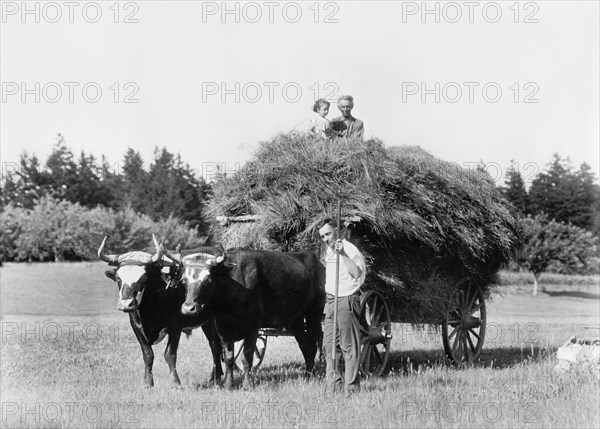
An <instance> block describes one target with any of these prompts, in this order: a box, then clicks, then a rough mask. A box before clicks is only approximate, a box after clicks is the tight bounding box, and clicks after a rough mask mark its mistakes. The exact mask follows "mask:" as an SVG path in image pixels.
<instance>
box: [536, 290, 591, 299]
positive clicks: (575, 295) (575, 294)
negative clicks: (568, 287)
mask: <svg viewBox="0 0 600 429" xmlns="http://www.w3.org/2000/svg"><path fill="white" fill-rule="evenodd" d="M541 293H544V294H546V295H548V296H551V297H553V298H554V297H559V296H566V297H570V298H582V299H600V295H599V294H597V293H591V292H582V291H578V290H574V291H560V292H552V291H548V290H547V291H541Z"/></svg>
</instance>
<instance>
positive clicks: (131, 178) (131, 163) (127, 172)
mask: <svg viewBox="0 0 600 429" xmlns="http://www.w3.org/2000/svg"><path fill="white" fill-rule="evenodd" d="M123 176H124V177H123V178H124V182H125V184H124V190H125V196H124V199H123V204H122V207H125V206H131V208H132V209H133V210H135V211H136V212H138V213H146V212H147V206H148V203H147V199H148V192H147V189H146V188H147V186H148V177H147V176H148V175H147V173H146V171H145V170H144V160H143V159H142V156H141V155H140V153H139V152H136V151H134V150H133V149H132V148H128V149H127V152H126V153H125V157H124V158H123Z"/></svg>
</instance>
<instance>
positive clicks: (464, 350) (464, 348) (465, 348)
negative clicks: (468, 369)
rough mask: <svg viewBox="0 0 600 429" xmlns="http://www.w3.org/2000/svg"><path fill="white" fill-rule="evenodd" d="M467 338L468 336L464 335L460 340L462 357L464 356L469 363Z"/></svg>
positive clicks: (469, 353)
mask: <svg viewBox="0 0 600 429" xmlns="http://www.w3.org/2000/svg"><path fill="white" fill-rule="evenodd" d="M468 336H469V335H465V336H464V337H463V339H462V345H463V356H464V358H465V361H466V362H469V361H470V360H471V351H470V350H469V346H468V345H467V339H466V338H465V337H468Z"/></svg>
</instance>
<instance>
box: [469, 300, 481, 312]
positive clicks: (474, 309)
mask: <svg viewBox="0 0 600 429" xmlns="http://www.w3.org/2000/svg"><path fill="white" fill-rule="evenodd" d="M482 305H483V304H482V303H481V302H480V303H478V304H477V305H476V306H475V307H472V308H471V309H470V310H469V314H473V313H475V312H477V311H479V309H480V308H481V306H482Z"/></svg>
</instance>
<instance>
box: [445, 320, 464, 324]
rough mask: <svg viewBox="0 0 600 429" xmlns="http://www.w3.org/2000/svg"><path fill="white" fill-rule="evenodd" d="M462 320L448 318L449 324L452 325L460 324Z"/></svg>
mask: <svg viewBox="0 0 600 429" xmlns="http://www.w3.org/2000/svg"><path fill="white" fill-rule="evenodd" d="M460 322H461V320H460V319H458V320H448V325H452V324H455V325H458V324H459V323H460Z"/></svg>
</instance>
